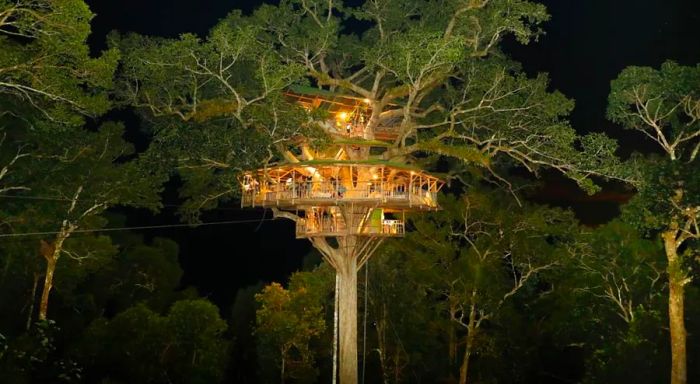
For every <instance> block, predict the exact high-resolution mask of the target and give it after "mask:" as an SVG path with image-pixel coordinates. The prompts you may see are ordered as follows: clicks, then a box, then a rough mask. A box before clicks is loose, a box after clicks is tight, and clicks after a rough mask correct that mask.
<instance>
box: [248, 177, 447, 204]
mask: <svg viewBox="0 0 700 384" xmlns="http://www.w3.org/2000/svg"><path fill="white" fill-rule="evenodd" d="M296 200H305V201H309V200H316V201H344V200H345V201H350V200H379V201H384V202H386V201H405V202H408V203H413V204H416V205H428V206H437V192H435V191H430V190H427V189H425V188H421V187H413V186H406V185H405V184H388V183H376V184H375V183H366V184H365V185H362V186H357V187H350V188H348V187H346V186H344V185H338V184H332V183H326V182H313V183H300V184H294V185H287V184H284V183H280V184H269V185H266V186H264V187H262V188H250V187H249V188H248V189H245V188H244V190H243V196H242V204H243V206H256V205H260V206H271V205H273V206H274V205H279V204H280V203H283V204H294V203H295V201H296Z"/></svg>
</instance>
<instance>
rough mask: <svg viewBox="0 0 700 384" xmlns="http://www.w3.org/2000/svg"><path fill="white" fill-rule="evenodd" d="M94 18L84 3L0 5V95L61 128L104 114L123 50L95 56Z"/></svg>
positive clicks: (9, 0)
mask: <svg viewBox="0 0 700 384" xmlns="http://www.w3.org/2000/svg"><path fill="white" fill-rule="evenodd" d="M92 16H93V15H92V13H91V12H90V10H89V9H88V7H87V5H86V4H85V2H83V1H82V0H50V1H48V0H2V1H0V49H1V50H2V52H3V55H2V57H0V97H10V98H15V99H17V100H21V102H23V103H26V104H28V105H31V106H32V107H33V108H34V109H35V110H36V111H38V112H39V113H40V114H41V115H43V117H44V118H46V119H48V120H49V121H51V122H58V123H60V124H67V125H73V126H79V125H80V124H81V123H82V122H83V116H84V115H90V116H95V115H99V114H102V113H104V112H105V111H106V110H107V109H108V108H109V105H110V103H109V100H108V95H107V92H108V91H109V90H111V88H112V75H113V73H114V70H115V68H116V65H117V60H118V59H119V52H118V51H117V50H114V49H112V50H109V51H107V52H103V53H102V55H101V56H100V57H97V58H93V57H91V55H90V52H89V48H88V46H87V43H86V40H87V37H88V35H89V33H90V20H91V19H92ZM55 128H56V127H55V126H54V127H53V129H55Z"/></svg>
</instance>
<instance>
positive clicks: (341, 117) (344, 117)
mask: <svg viewBox="0 0 700 384" xmlns="http://www.w3.org/2000/svg"><path fill="white" fill-rule="evenodd" d="M347 119H348V113H347V112H345V111H343V112H339V113H338V120H340V121H346V120H347Z"/></svg>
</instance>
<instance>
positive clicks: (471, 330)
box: [459, 290, 479, 384]
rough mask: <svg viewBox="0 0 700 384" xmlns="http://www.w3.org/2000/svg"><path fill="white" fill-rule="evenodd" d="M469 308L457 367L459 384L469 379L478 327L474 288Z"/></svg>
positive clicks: (464, 383)
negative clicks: (459, 363) (465, 333)
mask: <svg viewBox="0 0 700 384" xmlns="http://www.w3.org/2000/svg"><path fill="white" fill-rule="evenodd" d="M470 307H471V308H470V309H469V323H467V336H466V338H465V343H464V357H463V358H462V365H461V366H460V367H459V384H467V381H468V380H469V358H470V357H471V355H472V347H473V345H474V336H476V330H477V328H478V325H479V324H477V321H476V290H474V291H472V303H471V306H470Z"/></svg>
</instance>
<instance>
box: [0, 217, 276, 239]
mask: <svg viewBox="0 0 700 384" xmlns="http://www.w3.org/2000/svg"><path fill="white" fill-rule="evenodd" d="M273 220H275V219H252V220H230V221H213V222H209V223H198V224H163V225H142V226H135V227H118V228H98V229H76V230H74V231H72V233H86V232H114V231H129V230H135V229H159V228H183V227H200V226H208V225H226V224H245V223H257V222H260V221H273ZM59 233H61V231H46V232H25V233H5V234H0V238H8V237H24V236H41V235H56V234H59Z"/></svg>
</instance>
